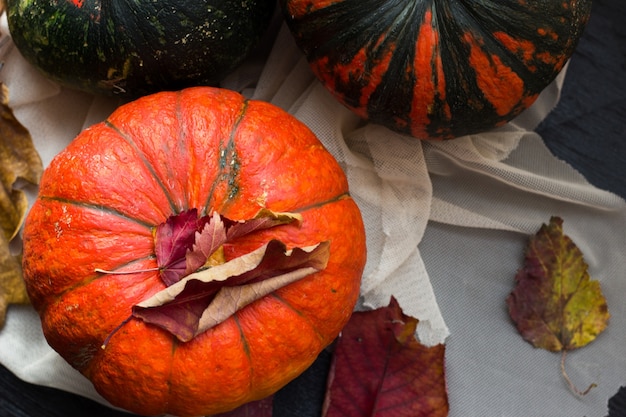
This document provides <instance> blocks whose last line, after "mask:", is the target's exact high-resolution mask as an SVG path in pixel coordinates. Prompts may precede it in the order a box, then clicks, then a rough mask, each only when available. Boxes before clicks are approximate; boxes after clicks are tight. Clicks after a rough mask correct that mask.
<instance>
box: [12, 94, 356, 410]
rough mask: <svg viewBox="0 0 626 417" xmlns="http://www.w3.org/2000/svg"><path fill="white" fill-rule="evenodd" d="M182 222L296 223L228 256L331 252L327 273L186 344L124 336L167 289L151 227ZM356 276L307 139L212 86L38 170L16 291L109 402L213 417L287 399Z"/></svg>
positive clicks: (318, 150)
mask: <svg viewBox="0 0 626 417" xmlns="http://www.w3.org/2000/svg"><path fill="white" fill-rule="evenodd" d="M190 208H196V209H198V210H199V212H200V213H202V214H206V213H210V212H212V211H217V212H218V213H220V214H222V215H224V216H226V217H228V218H230V219H233V220H240V219H249V218H251V217H252V216H254V215H255V213H257V212H258V211H259V210H260V209H261V208H266V209H269V210H272V211H276V212H293V213H298V214H300V215H301V216H302V221H301V223H300V224H299V225H295V224H285V225H280V226H277V227H274V228H271V229H265V230H260V231H258V232H254V233H251V234H248V235H245V236H243V237H241V238H238V239H236V240H235V241H233V242H230V243H229V244H227V245H225V246H224V253H225V257H226V258H227V259H233V258H236V257H238V256H241V255H243V254H245V253H248V252H250V251H252V250H254V249H255V248H258V247H259V246H261V245H263V244H264V243H266V242H268V241H269V240H271V239H278V240H280V241H282V242H284V243H285V245H286V246H287V247H303V246H307V245H314V244H316V243H319V242H321V241H329V242H330V257H329V259H328V264H327V266H326V268H325V269H323V270H321V271H319V272H316V273H313V274H311V275H309V276H306V277H305V278H303V279H301V280H299V281H297V282H295V283H293V284H289V285H287V286H284V287H282V288H280V289H278V290H276V291H274V292H272V293H271V294H270V295H268V296H265V297H263V298H261V299H259V300H257V301H255V302H254V303H252V304H250V305H248V306H247V307H244V308H243V309H241V310H239V311H238V312H237V313H235V314H234V315H232V316H231V317H230V318H228V319H227V320H225V321H224V322H222V323H221V324H218V325H217V326H215V327H212V328H210V329H209V330H207V331H205V332H203V333H201V334H199V335H198V336H196V337H195V338H193V339H192V340H191V341H189V342H180V341H178V340H177V339H176V338H175V337H174V336H172V335H171V334H170V333H168V332H167V331H165V330H163V329H161V328H159V327H157V326H154V325H151V324H149V323H146V322H144V321H142V320H139V319H136V318H133V319H130V320H128V321H125V320H127V319H128V318H129V316H130V314H131V309H132V306H133V305H135V304H137V303H139V302H141V301H142V300H145V299H146V298H148V297H150V296H151V295H153V294H155V293H156V292H158V291H160V290H162V289H163V288H164V287H165V285H164V283H163V281H162V280H161V279H160V277H159V275H158V273H157V272H154V271H150V269H151V268H155V266H156V260H155V243H154V242H155V240H154V230H155V228H156V227H157V226H158V225H159V224H162V223H163V222H165V221H166V220H167V219H168V217H169V216H172V215H176V214H177V213H181V212H183V211H186V210H189V209H190ZM364 263H365V236H364V228H363V223H362V219H361V216H360V212H359V210H358V207H357V206H356V204H355V202H354V201H353V200H352V199H351V198H350V195H349V192H348V184H347V181H346V178H345V175H344V173H343V171H342V170H341V168H340V166H339V165H338V164H337V162H336V161H335V159H334V158H333V157H332V155H331V154H330V153H328V151H327V150H326V149H325V148H324V147H323V146H322V144H321V143H320V142H319V141H318V139H317V138H316V137H315V136H314V134H313V133H312V132H311V131H310V130H309V129H308V128H307V127H305V125H304V124H302V123H301V122H299V121H298V120H296V119H295V118H293V117H292V116H290V115H289V114H287V113H286V112H284V111H282V110H280V109H279V108H277V107H275V106H273V105H271V104H268V103H264V102H260V101H252V100H247V99H245V98H244V97H243V96H241V95H239V94H237V93H234V92H230V91H227V90H222V89H216V88H210V87H197V88H190V89H186V90H182V91H179V92H164V93H157V94H154V95H150V96H146V97H144V98H141V99H138V100H136V101H133V102H131V103H128V104H126V105H124V106H122V107H120V108H119V109H118V110H116V111H115V112H114V113H113V114H112V115H111V116H110V117H109V118H108V119H107V120H106V121H105V122H103V123H100V124H97V125H94V126H93V127H91V128H88V129H86V130H85V131H83V132H82V133H81V134H79V136H78V137H77V138H76V139H75V140H74V141H73V142H72V143H70V144H69V145H68V147H67V148H66V149H65V150H63V151H62V152H61V153H59V154H58V155H57V156H56V157H55V158H54V159H53V161H52V162H51V163H50V166H49V167H48V168H47V169H46V171H45V173H44V176H43V178H42V180H41V184H40V191H39V195H38V197H37V199H36V201H35V203H34V205H33V207H32V209H31V211H30V213H29V215H28V218H27V220H26V224H25V229H24V255H23V266H24V278H25V281H26V284H27V288H28V292H29V295H30V297H31V301H32V303H33V305H34V307H35V308H36V310H37V311H38V313H39V314H40V316H41V319H42V325H43V330H44V334H45V336H46V339H47V340H48V342H49V344H50V345H51V346H52V347H53V348H54V349H55V350H56V351H58V352H59V353H60V354H61V356H62V357H63V358H64V359H65V360H67V361H68V362H69V363H70V364H71V365H72V366H73V367H75V368H76V369H78V370H79V371H80V372H82V373H83V374H84V375H86V376H87V377H88V378H89V379H90V380H91V381H92V382H93V384H94V386H95V387H96V389H97V390H98V391H99V392H100V393H101V394H102V395H103V396H104V397H105V398H107V399H108V400H109V401H110V402H111V403H113V404H114V405H117V406H120V407H123V408H126V409H128V410H130V411H133V412H135V413H139V414H146V415H155V414H162V413H169V414H174V415H182V416H193V415H206V414H213V413H218V412H222V411H225V410H228V409H231V408H234V407H236V406H237V405H239V404H241V403H244V402H247V401H250V400H254V399H258V398H261V397H264V396H266V395H268V394H271V393H273V392H274V391H276V390H277V389H279V388H280V387H282V386H283V385H285V384H286V383H287V382H288V381H290V380H291V379H293V378H294V377H295V376H297V375H298V374H300V373H301V372H302V371H303V370H304V369H305V368H307V367H308V366H309V365H310V364H311V363H312V361H313V360H314V359H315V358H316V356H317V355H318V353H319V352H320V351H321V350H322V349H323V348H324V347H325V346H327V345H328V344H329V343H330V342H331V341H332V340H333V339H334V338H335V337H336V336H337V334H338V332H339V331H340V329H341V328H342V327H343V325H344V324H345V323H346V321H347V320H348V318H349V317H350V315H351V312H352V310H353V308H354V305H355V303H356V299H357V297H358V293H359V283H360V278H361V273H362V270H363V267H364ZM96 269H100V270H106V271H111V272H113V273H108V274H103V273H100V272H96ZM122 269H124V270H129V269H131V270H136V271H138V272H137V273H133V274H121V273H119V274H116V273H115V271H119V270H122ZM120 325H121V327H120ZM107 337H110V339H108V340H107V344H106V347H105V348H102V345H103V343H104V342H105V340H106V339H107Z"/></svg>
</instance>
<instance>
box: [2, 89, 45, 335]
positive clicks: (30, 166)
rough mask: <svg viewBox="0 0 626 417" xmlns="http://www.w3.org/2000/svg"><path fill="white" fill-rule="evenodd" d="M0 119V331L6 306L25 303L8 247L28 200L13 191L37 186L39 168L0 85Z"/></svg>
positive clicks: (16, 260)
mask: <svg viewBox="0 0 626 417" xmlns="http://www.w3.org/2000/svg"><path fill="white" fill-rule="evenodd" d="M0 88H1V92H0V94H1V95H2V97H1V102H2V103H1V104H2V118H1V119H0V182H1V183H2V187H1V188H0V226H1V227H2V233H0V328H1V327H2V325H3V324H4V320H5V314H6V309H7V307H8V305H9V304H24V303H27V302H28V296H27V294H26V288H25V286H24V282H23V280H22V270H21V256H20V255H19V254H17V255H15V254H13V253H12V252H11V247H10V243H11V241H12V240H13V239H14V238H15V236H17V234H18V232H19V230H20V228H21V227H22V223H23V221H24V217H25V216H26V212H27V210H28V198H27V197H26V194H25V193H24V192H23V191H22V190H20V189H18V188H16V187H17V185H18V181H19V180H22V181H26V182H27V183H31V184H38V183H39V179H40V178H41V174H42V172H43V164H42V162H41V158H40V157H39V154H38V153H37V151H36V150H35V147H34V145H33V141H32V139H31V137H30V134H29V132H28V130H27V129H26V128H25V127H24V126H22V124H21V123H20V122H19V121H18V120H17V119H16V118H15V116H14V115H13V111H12V109H11V108H10V107H9V105H8V91H7V88H6V86H5V85H4V84H0Z"/></svg>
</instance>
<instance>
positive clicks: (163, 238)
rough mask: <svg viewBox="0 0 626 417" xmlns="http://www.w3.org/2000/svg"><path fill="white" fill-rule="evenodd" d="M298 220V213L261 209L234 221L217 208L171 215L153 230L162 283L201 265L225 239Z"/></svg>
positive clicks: (171, 281)
mask: <svg viewBox="0 0 626 417" xmlns="http://www.w3.org/2000/svg"><path fill="white" fill-rule="evenodd" d="M299 221H301V216H300V215H298V214H291V213H276V212H273V211H271V210H267V209H262V210H260V211H259V212H258V213H257V215H256V216H255V217H254V218H253V219H249V220H242V221H235V220H231V219H228V218H226V217H224V216H222V215H220V214H218V213H216V212H213V213H212V214H210V215H206V216H201V217H198V210H197V209H195V208H193V209H190V210H187V211H184V212H182V213H179V214H176V215H173V216H170V217H169V218H168V219H167V220H166V221H165V222H164V223H162V224H160V225H159V226H157V228H156V231H155V237H154V239H155V252H156V258H157V266H158V268H159V272H160V276H161V279H162V280H163V282H164V283H165V285H168V286H169V285H172V284H174V283H176V282H178V281H179V280H180V279H181V278H182V277H184V276H186V275H189V274H190V273H192V272H195V271H196V270H197V269H198V268H200V267H202V266H203V265H204V264H205V263H206V262H207V261H210V259H211V256H212V255H213V254H214V253H215V252H216V251H218V249H219V248H220V247H222V245H223V244H224V243H226V242H229V241H232V240H233V239H236V238H237V237H240V236H244V235H246V234H249V233H253V232H255V231H258V230H263V229H268V228H271V227H275V226H279V225H281V224H289V223H293V222H299Z"/></svg>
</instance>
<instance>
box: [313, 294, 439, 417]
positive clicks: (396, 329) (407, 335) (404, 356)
mask: <svg viewBox="0 0 626 417" xmlns="http://www.w3.org/2000/svg"><path fill="white" fill-rule="evenodd" d="M417 323H418V321H417V319H415V318H413V317H410V316H406V315H404V313H403V312H402V310H401V309H400V306H399V305H398V303H397V301H396V300H395V299H393V298H392V299H391V302H390V303H389V306H388V307H385V308H379V309H377V310H372V311H366V312H356V313H354V314H353V315H352V317H351V319H350V321H349V322H348V324H347V325H346V326H345V327H344V329H343V330H342V332H341V335H340V337H339V338H338V341H337V345H336V347H335V352H334V355H333V362H332V365H331V370H330V375H329V381H328V387H327V393H326V398H325V401H324V412H323V416H324V417H363V416H376V417H420V416H424V417H426V416H428V417H439V416H447V415H448V409H449V406H448V398H447V391H446V382H445V375H444V374H445V372H444V353H445V346H444V345H437V346H432V347H427V346H424V345H422V344H421V343H420V342H419V341H418V340H417V339H416V338H415V329H416V326H417Z"/></svg>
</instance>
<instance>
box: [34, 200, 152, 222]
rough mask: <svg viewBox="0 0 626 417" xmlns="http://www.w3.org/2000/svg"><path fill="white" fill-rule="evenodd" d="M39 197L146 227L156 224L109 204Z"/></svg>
mask: <svg viewBox="0 0 626 417" xmlns="http://www.w3.org/2000/svg"><path fill="white" fill-rule="evenodd" d="M39 199H41V200H48V201H54V202H57V203H62V204H67V205H70V206H75V207H83V208H87V209H91V210H94V211H103V212H106V213H109V214H112V215H114V216H117V217H120V218H122V219H125V220H128V221H131V222H133V223H136V224H138V225H140V226H143V227H145V228H146V229H153V228H154V227H155V226H156V225H154V224H152V223H149V222H146V221H144V220H140V219H137V218H135V217H131V216H129V215H127V214H125V213H123V212H121V211H119V210H117V209H114V208H112V207H108V206H104V205H102V204H92V203H89V202H86V201H79V200H72V199H69V198H62V197H54V196H46V195H42V196H39Z"/></svg>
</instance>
